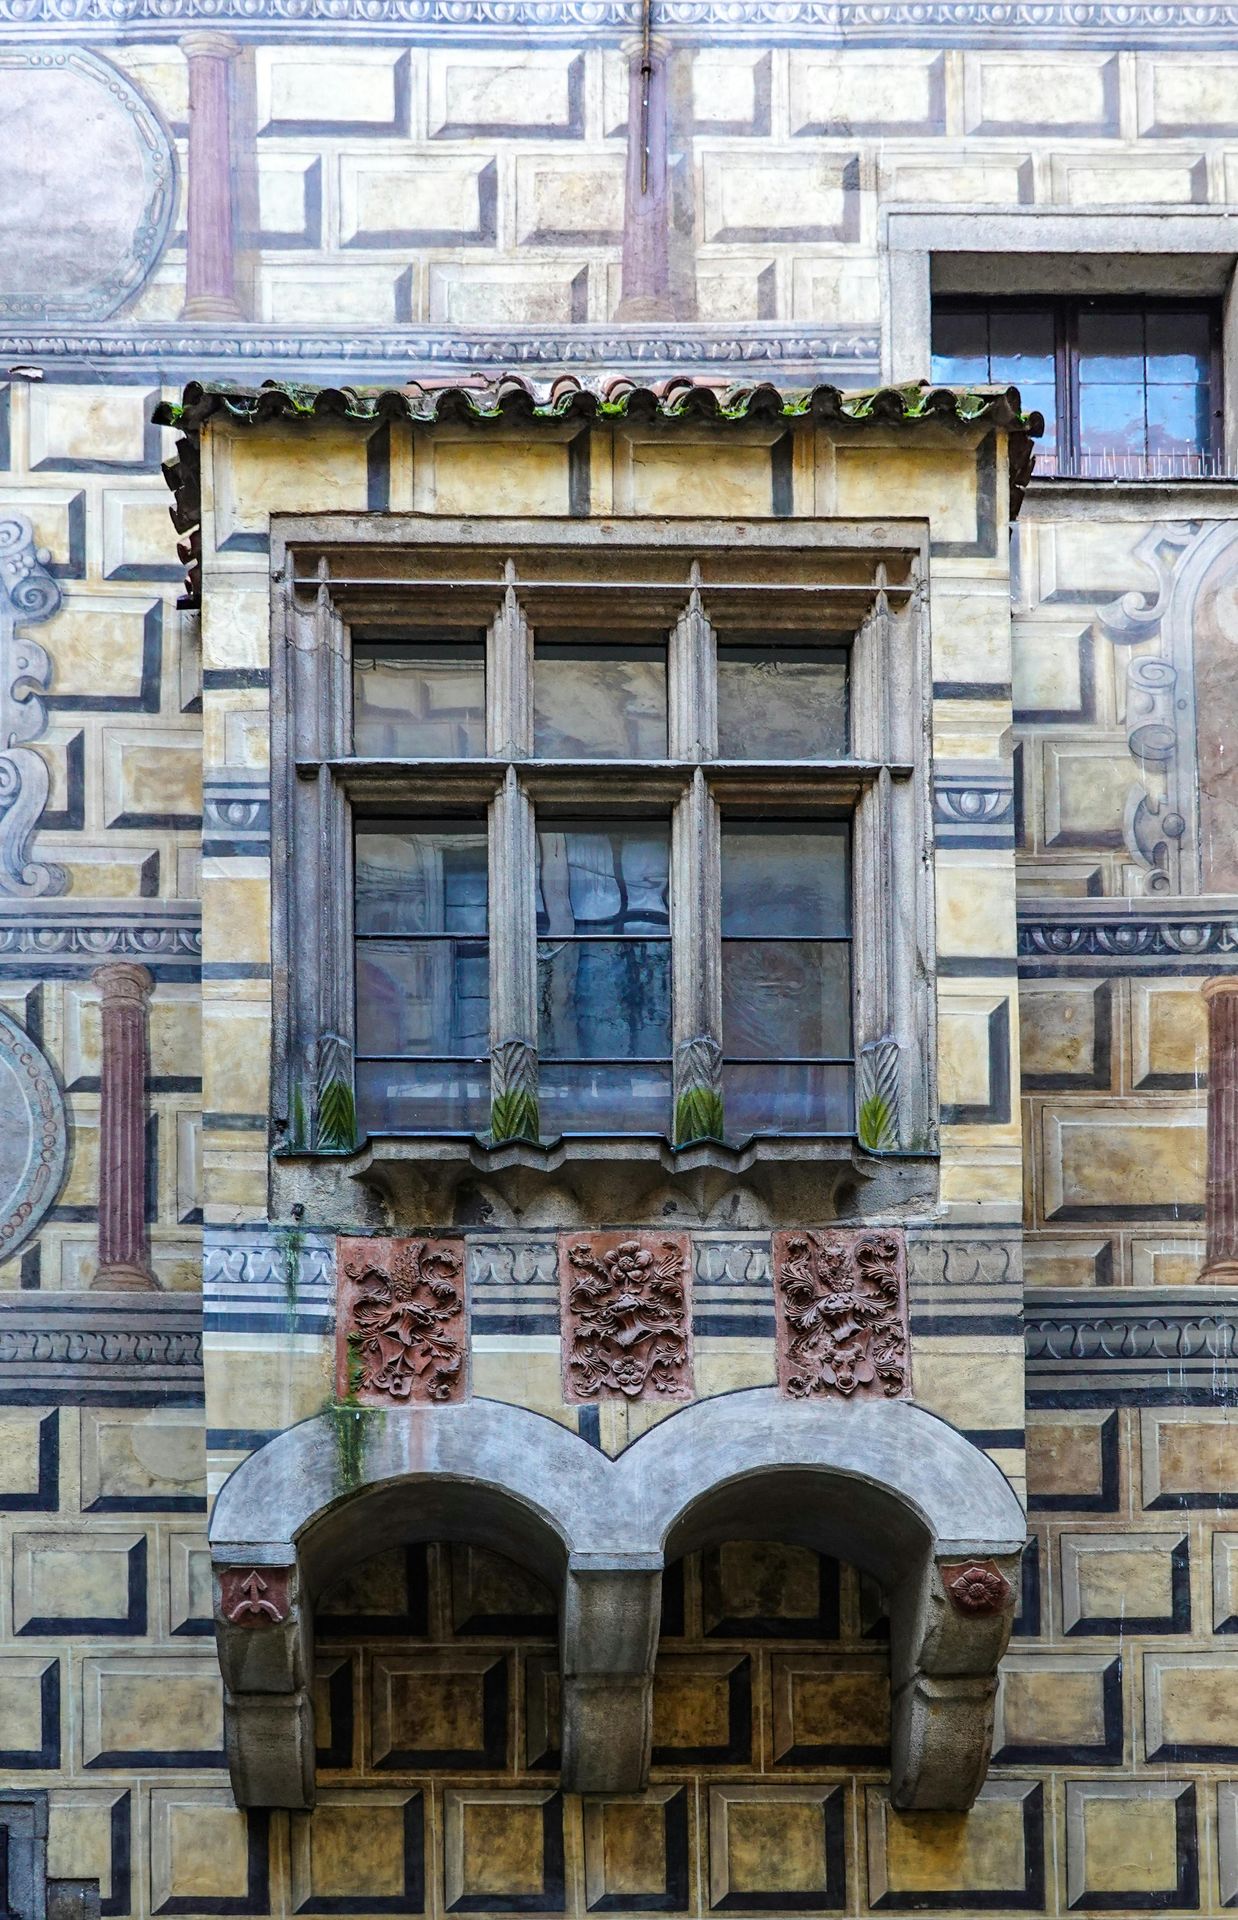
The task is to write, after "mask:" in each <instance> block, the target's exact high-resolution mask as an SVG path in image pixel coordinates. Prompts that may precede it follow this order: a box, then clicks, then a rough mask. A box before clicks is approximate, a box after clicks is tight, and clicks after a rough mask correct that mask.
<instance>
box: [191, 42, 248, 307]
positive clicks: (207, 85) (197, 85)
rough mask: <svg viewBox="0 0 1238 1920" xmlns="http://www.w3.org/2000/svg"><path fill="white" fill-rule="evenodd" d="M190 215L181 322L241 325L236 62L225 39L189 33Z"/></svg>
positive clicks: (234, 47) (231, 45) (232, 44)
mask: <svg viewBox="0 0 1238 1920" xmlns="http://www.w3.org/2000/svg"><path fill="white" fill-rule="evenodd" d="M180 44H181V52H182V53H183V54H184V55H185V58H186V60H187V61H188V62H189V210H188V221H187V228H188V231H187V245H188V254H187V260H186V268H185V305H184V307H183V308H182V310H181V318H182V319H183V320H237V319H239V318H240V317H241V309H240V306H239V305H238V303H237V298H236V265H235V260H234V239H233V230H232V101H231V89H232V62H233V60H234V58H235V57H236V55H237V54H238V53H239V52H240V46H239V44H238V42H237V41H235V40H233V39H232V38H230V36H229V35H228V34H226V33H187V34H185V36H184V37H183V38H182V40H181V43H180Z"/></svg>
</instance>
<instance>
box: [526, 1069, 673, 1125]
mask: <svg viewBox="0 0 1238 1920" xmlns="http://www.w3.org/2000/svg"><path fill="white" fill-rule="evenodd" d="M538 1113H539V1118H540V1126H541V1133H542V1138H543V1139H547V1138H553V1137H554V1135H555V1134H559V1133H658V1134H666V1133H667V1132H669V1130H670V1114H671V1071H670V1067H669V1065H666V1064H661V1063H652V1064H641V1065H635V1064H630V1063H628V1062H616V1063H615V1064H613V1065H603V1064H601V1063H598V1064H596V1065H594V1064H586V1065H583V1066H565V1065H563V1064H562V1063H560V1062H557V1061H545V1060H544V1061H542V1062H541V1065H540V1068H539V1074H538Z"/></svg>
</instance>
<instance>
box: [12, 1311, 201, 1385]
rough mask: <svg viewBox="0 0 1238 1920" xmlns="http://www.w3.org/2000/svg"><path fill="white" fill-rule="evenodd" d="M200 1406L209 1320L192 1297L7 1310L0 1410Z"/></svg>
mask: <svg viewBox="0 0 1238 1920" xmlns="http://www.w3.org/2000/svg"><path fill="white" fill-rule="evenodd" d="M201 1399H202V1314H201V1308H200V1305H199V1303H198V1301H197V1299H196V1298H195V1297H194V1296H192V1295H188V1296H169V1295H153V1296H152V1295H136V1294H132V1293H130V1294H111V1295H109V1294H103V1293H93V1294H66V1295H62V1296H60V1297H53V1296H49V1295H48V1294H46V1293H28V1294H22V1295H17V1296H10V1297H9V1298H8V1299H6V1300H5V1301H4V1303H3V1304H2V1305H0V1406H40V1405H44V1406H50V1405H61V1406H73V1405H85V1406H96V1405H107V1404H113V1405H119V1406H154V1405H158V1404H160V1403H165V1404H166V1403H172V1404H182V1405H183V1404H195V1403H197V1402H200V1401H201Z"/></svg>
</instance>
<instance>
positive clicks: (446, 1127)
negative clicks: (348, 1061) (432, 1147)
mask: <svg viewBox="0 0 1238 1920" xmlns="http://www.w3.org/2000/svg"><path fill="white" fill-rule="evenodd" d="M357 1112H358V1117H359V1120H360V1123H361V1126H362V1128H363V1130H364V1131H365V1132H367V1133H480V1132H481V1131H482V1129H483V1128H485V1127H488V1126H489V1124H490V1067H489V1063H488V1062H486V1063H484V1064H473V1063H466V1062H463V1061H458V1060H409V1061H403V1060H398V1061H394V1062H390V1061H386V1060H362V1061H358V1063H357Z"/></svg>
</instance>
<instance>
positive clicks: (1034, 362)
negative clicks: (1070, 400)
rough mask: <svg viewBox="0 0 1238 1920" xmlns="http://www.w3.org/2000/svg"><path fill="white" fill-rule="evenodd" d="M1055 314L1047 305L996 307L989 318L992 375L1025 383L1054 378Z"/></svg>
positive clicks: (1011, 382) (1017, 384)
mask: <svg viewBox="0 0 1238 1920" xmlns="http://www.w3.org/2000/svg"><path fill="white" fill-rule="evenodd" d="M1053 356H1054V328H1053V314H1052V312H1051V311H1050V310H1049V309H1048V308H1045V307H1019V308H1001V307H995V308H994V309H993V312H992V314H991V315H990V318H989V378H990V380H992V381H997V382H1002V383H1008V384H1009V385H1010V386H1014V387H1018V388H1019V389H1020V391H1022V389H1023V387H1024V386H1025V385H1026V384H1027V383H1028V382H1030V381H1040V382H1042V383H1043V382H1045V381H1048V382H1052V380H1053Z"/></svg>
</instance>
